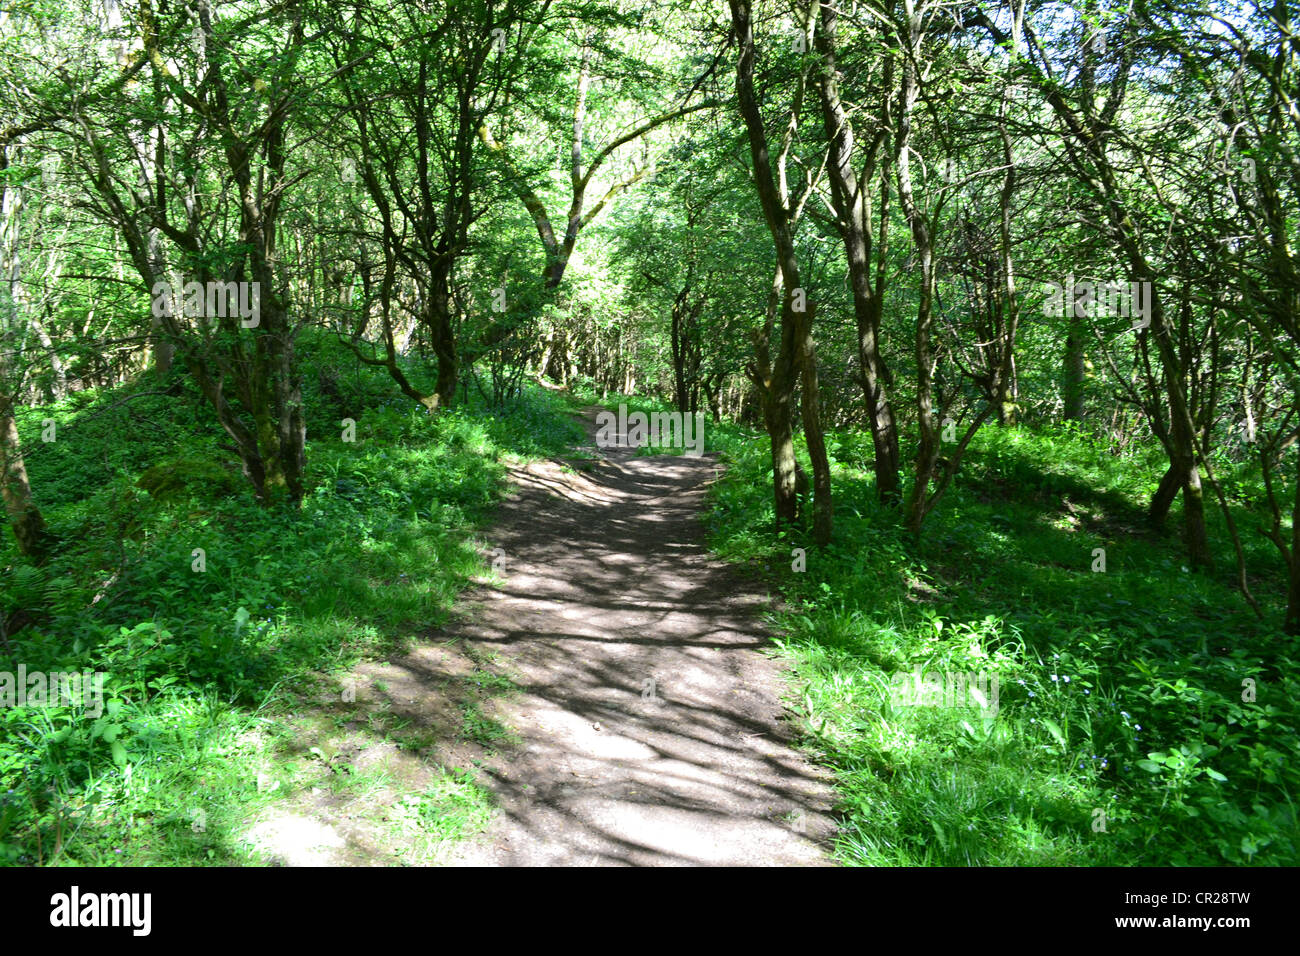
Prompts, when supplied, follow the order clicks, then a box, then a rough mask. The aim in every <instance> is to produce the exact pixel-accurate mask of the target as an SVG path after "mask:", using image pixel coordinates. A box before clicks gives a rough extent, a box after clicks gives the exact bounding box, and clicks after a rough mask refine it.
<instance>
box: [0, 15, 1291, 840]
mask: <svg viewBox="0 0 1300 956" xmlns="http://www.w3.org/2000/svg"><path fill="white" fill-rule="evenodd" d="M1293 13H1294V11H1293V10H1292V9H1290V8H1289V6H1288V4H1287V3H1286V0H1272V2H1255V0H1243V2H1233V0H1209V2H1192V3H1175V2H1169V0H1138V2H1124V3H1113V2H1109V0H1081V2H1079V3H1077V4H1075V5H1069V4H1064V3H1058V2H1035V0H1010V2H1007V3H995V2H988V3H984V2H960V0H956V2H954V0H943V2H929V0H865V2H853V0H838V2H834V3H829V2H808V3H805V2H801V0H794V2H776V3H768V2H758V0H731V2H729V3H728V4H725V5H724V4H721V3H698V2H694V0H680V2H651V3H642V2H632V0H626V2H602V0H534V2H515V0H502V2H493V0H481V2H475V0H466V2H451V3H444V2H437V0H388V2H376V0H345V2H332V3H321V2H316V0H283V2H242V0H235V2H210V0H193V2H190V3H183V2H180V0H171V2H167V0H143V2H140V3H131V4H128V3H119V2H117V0H93V2H61V0H16V2H9V3H6V4H5V5H4V6H3V9H0V273H2V274H3V284H0V481H2V482H3V485H2V490H3V498H4V504H5V511H6V514H7V517H8V524H9V526H10V528H11V531H12V533H6V535H5V536H4V540H3V542H0V582H3V583H2V584H0V588H2V590H0V669H2V670H8V671H16V669H17V666H18V664H19V663H24V665H25V666H26V667H27V668H29V669H32V670H36V669H40V668H44V669H45V670H55V669H60V668H62V669H64V670H70V671H83V670H88V669H89V670H95V669H100V670H104V671H106V672H107V673H108V674H109V675H110V681H109V691H108V697H109V698H110V700H109V708H108V710H107V711H106V712H105V713H104V714H103V715H102V716H98V717H96V719H94V720H93V721H92V720H89V719H86V717H85V713H84V710H83V708H82V705H79V704H69V705H68V706H65V707H46V708H31V707H27V708H24V707H13V706H9V707H6V708H4V709H2V710H0V859H2V860H5V861H7V862H19V863H48V862H59V861H63V862H67V861H75V862H94V863H104V862H113V861H114V859H115V858H116V859H117V860H119V861H125V862H159V861H176V860H180V861H188V862H194V861H197V862H203V861H205V860H215V861H217V862H229V861H230V860H232V859H235V860H238V859H242V857H241V856H240V853H241V852H242V851H241V850H239V849H238V840H237V834H238V826H237V824H238V822H239V820H241V819H243V818H244V816H246V815H247V814H248V813H249V812H250V810H249V808H250V807H251V806H253V805H254V804H255V803H256V802H257V801H261V800H267V799H270V798H271V797H270V792H269V789H268V788H266V787H261V786H257V787H252V788H251V789H250V788H249V787H248V786H247V781H246V780H242V782H241V776H240V775H241V773H245V772H246V770H247V767H249V766H252V765H254V764H258V761H261V760H263V758H265V760H266V761H268V763H267V764H266V766H268V767H273V766H277V764H276V760H277V759H278V758H276V757H274V743H275V742H274V739H273V738H274V734H270V736H269V737H268V736H267V734H268V732H267V731H266V730H265V727H264V726H263V724H262V723H260V722H261V721H265V720H266V719H269V718H268V716H267V715H272V716H273V715H275V714H277V713H288V712H290V711H292V710H293V709H294V708H296V707H298V706H299V704H300V702H295V700H294V699H293V693H294V692H292V691H290V690H288V688H291V687H293V686H294V685H295V683H300V682H301V675H302V674H305V673H308V672H311V673H316V672H319V671H328V670H329V669H330V668H331V667H336V666H341V665H342V664H344V663H346V661H348V660H352V659H355V658H357V657H359V656H365V655H366V654H375V653H382V652H383V650H384V649H385V648H387V647H389V646H390V644H391V643H392V642H393V641H399V640H407V639H410V638H411V636H412V635H414V634H417V633H419V632H420V631H421V630H422V629H427V628H428V627H430V626H433V625H436V624H437V623H438V622H439V621H440V620H442V619H443V617H444V615H445V614H446V612H447V609H448V608H449V607H450V606H451V604H452V601H453V599H454V597H455V594H456V593H457V591H458V589H459V588H460V587H462V586H463V585H464V583H465V581H467V580H469V579H470V578H471V577H472V576H473V575H474V574H475V573H477V571H476V569H478V568H480V567H481V562H482V559H481V557H480V556H479V555H478V553H477V551H476V550H475V548H474V546H473V535H474V533H475V529H476V528H478V527H479V525H480V523H481V522H482V521H483V520H485V518H486V515H487V514H488V506H489V505H490V504H491V503H492V502H493V501H494V500H495V498H496V496H497V495H498V493H499V488H500V481H501V461H502V460H508V459H510V458H511V457H512V456H514V457H520V456H522V457H527V456H545V455H555V454H560V453H562V452H563V451H564V450H565V449H566V448H568V447H569V446H570V445H571V444H572V443H573V442H574V441H576V440H578V439H579V438H580V434H579V433H578V432H577V431H576V429H575V427H574V426H573V425H572V422H571V421H570V419H569V417H568V416H567V415H566V414H565V411H564V409H565V408H566V407H567V404H566V403H569V402H571V401H573V400H575V399H574V398H572V397H573V396H576V398H577V399H580V400H584V401H587V402H602V403H611V404H613V405H615V406H616V405H617V404H618V403H620V402H624V403H626V402H631V403H633V405H634V406H635V407H637V408H645V409H658V410H675V411H679V412H682V413H687V414H694V413H700V414H703V415H704V416H705V417H706V421H707V423H708V426H709V437H708V439H707V440H706V448H707V449H708V450H710V451H721V452H723V453H724V455H725V457H726V459H727V461H728V464H729V470H728V472H727V474H726V476H725V478H724V479H723V480H722V481H720V482H719V484H718V486H717V488H716V489H715V491H714V493H713V496H712V498H711V512H710V514H709V526H710V529H711V534H712V535H713V541H714V543H715V546H716V548H717V549H718V551H719V552H720V553H722V554H724V555H727V556H729V557H732V558H734V559H737V560H746V561H749V562H753V563H759V564H762V565H764V566H765V567H766V569H767V571H768V572H769V574H770V576H771V578H770V579H771V580H772V581H773V582H774V586H775V587H777V588H779V589H780V590H781V591H782V592H783V593H784V594H785V596H786V597H787V599H788V603H787V606H788V608H789V610H788V611H787V612H783V613H784V614H785V616H784V617H782V618H781V622H782V626H783V628H784V633H785V634H786V635H787V637H786V639H785V640H784V641H783V643H782V652H783V653H784V654H786V655H787V658H788V659H789V661H790V662H791V663H792V666H793V667H794V668H795V674H796V679H797V681H798V682H799V687H800V689H801V697H802V704H801V705H799V706H797V707H795V711H796V713H797V716H798V719H799V720H800V721H801V724H800V726H801V727H802V728H803V731H804V734H805V743H806V745H807V747H808V748H809V749H810V752H812V753H814V754H815V755H816V756H817V758H818V759H819V760H821V761H822V762H823V763H825V764H826V765H827V766H829V767H831V768H832V769H833V770H834V771H835V774H836V779H837V781H838V783H837V786H838V787H839V790H840V794H841V798H842V801H843V802H842V806H841V808H840V809H841V813H842V816H843V819H844V826H843V829H842V830H841V834H840V836H839V837H838V843H837V853H838V854H839V856H840V858H841V859H843V860H845V861H848V862H872V863H925V862H942V863H1130V864H1138V863H1170V862H1172V863H1188V862H1195V863H1225V862H1228V863H1250V862H1271V863H1294V862H1296V853H1297V817H1296V808H1295V803H1294V799H1295V796H1296V793H1297V784H1298V783H1300V777H1297V770H1296V769H1295V768H1296V766H1297V763H1296V760H1297V757H1300V732H1298V731H1297V726H1296V721H1297V715H1298V711H1297V705H1296V698H1297V693H1298V692H1300V686H1297V674H1296V670H1295V654H1296V650H1297V645H1296V641H1297V638H1300V441H1297V439H1300V415H1298V411H1300V407H1298V404H1297V401H1296V395H1297V386H1298V384H1300V365H1298V364H1297V363H1298V362H1300V254H1298V253H1297V251H1296V245H1295V244H1296V241H1297V229H1298V228H1300V105H1298V103H1297V96H1298V95H1300V94H1298V93H1297V91H1298V90H1300V83H1298V82H1297V80H1298V78H1300V37H1298V36H1297V34H1296V32H1295V30H1296V26H1295V24H1294V22H1293ZM412 578H414V579H416V580H417V582H418V583H415V584H414V585H413V584H412V581H411V579H412ZM6 662H9V663H6ZM913 666H925V667H929V666H934V667H947V668H949V669H962V668H965V669H969V670H971V671H975V670H980V669H984V668H987V669H991V670H993V671H994V672H996V673H998V674H1000V675H1001V678H1002V686H1003V690H1002V701H1001V714H1002V716H1000V717H999V720H998V722H997V724H996V726H995V727H989V726H982V725H979V722H978V721H976V722H974V723H972V722H971V721H970V720H967V719H966V718H965V717H963V716H962V715H961V714H947V715H941V716H935V715H933V714H931V713H929V712H924V713H922V712H919V711H918V712H915V713H913V712H910V711H909V712H908V714H907V715H905V716H900V715H899V714H896V713H894V712H893V711H891V709H890V706H889V703H888V699H887V698H888V695H887V693H884V692H883V691H882V688H885V687H887V686H888V682H889V680H890V679H891V675H893V674H896V673H898V672H908V671H910V670H911V669H912V668H913ZM1067 685H1068V686H1067ZM909 721H912V722H915V721H919V722H920V723H917V724H910V723H908V722H909ZM259 735H260V736H259ZM268 754H270V755H271V756H267V755H268ZM258 765H259V766H260V765H261V764H258ZM267 772H273V771H267ZM214 781H219V783H214ZM447 781H448V782H445V785H444V786H443V789H442V790H439V791H438V793H437V794H435V795H434V796H430V797H428V799H429V800H432V801H433V803H432V804H429V805H431V806H435V811H430V812H429V813H423V811H422V813H421V814H417V815H416V820H417V823H418V822H419V821H420V820H423V821H425V822H426V823H428V821H429V820H441V819H443V815H444V814H453V815H454V812H453V810H452V809H450V808H451V807H452V806H453V804H454V805H455V806H463V805H468V804H464V801H463V800H462V802H461V803H456V802H455V801H452V802H451V803H448V802H447V800H448V799H449V798H447V797H446V795H447V794H449V793H450V794H452V795H453V796H457V795H459V796H457V799H458V800H460V799H461V798H462V797H464V795H465V793H468V792H469V788H472V786H473V785H472V783H470V782H469V780H468V778H464V777H461V776H454V775H453V776H450V777H448V778H447ZM202 787H209V788H211V787H216V788H217V790H218V791H220V792H221V793H223V794H224V796H223V798H222V799H221V800H220V801H218V803H219V804H220V807H221V809H219V810H218V809H213V810H211V811H210V812H209V813H208V814H207V816H205V820H207V823H206V824H205V826H204V827H203V828H202V830H201V831H200V830H199V829H196V828H195V826H194V825H193V824H194V820H193V814H192V813H190V812H189V811H188V810H187V809H186V808H187V807H188V806H189V803H187V800H188V799H189V798H188V797H187V796H185V795H187V794H190V793H192V792H194V791H195V790H196V789H200V788H202ZM458 788H459V789H458ZM5 791H7V792H5ZM465 799H469V798H465ZM439 800H442V802H441V803H439V802H438V801H439ZM471 803H472V801H471ZM421 806H422V807H423V806H425V804H421ZM1099 812H1100V820H1101V826H1100V828H1098V826H1097V821H1098V819H1099V817H1098V813H1099ZM475 813H477V811H475ZM187 814H188V815H187ZM470 817H473V818H475V819H477V817H476V816H475V814H469V815H468V817H467V818H466V819H469V818H470ZM466 825H468V824H466ZM439 827H441V829H439ZM141 828H143V829H145V830H147V831H148V834H149V835H148V837H147V838H143V839H142V838H141V837H140V836H139V835H138V834H139V832H140V830H141ZM223 828H228V829H229V834H228V838H227V839H226V840H225V842H221V841H215V836H214V834H216V833H219V832H224V829H223ZM434 829H435V830H437V833H438V834H439V835H440V836H441V837H446V836H448V834H449V831H447V829H446V827H445V826H443V824H438V825H437V826H435V828H434ZM457 832H459V831H457ZM133 841H134V842H133ZM214 841H215V842H214ZM123 847H127V848H128V849H127V853H126V856H125V858H124V857H123V856H122V848H123Z"/></svg>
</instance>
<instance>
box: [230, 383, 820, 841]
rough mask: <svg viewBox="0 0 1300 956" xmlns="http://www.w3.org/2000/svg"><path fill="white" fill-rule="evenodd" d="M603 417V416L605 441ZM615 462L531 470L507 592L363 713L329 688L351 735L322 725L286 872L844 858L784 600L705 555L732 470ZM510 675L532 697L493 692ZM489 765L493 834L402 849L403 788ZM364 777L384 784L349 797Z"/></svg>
mask: <svg viewBox="0 0 1300 956" xmlns="http://www.w3.org/2000/svg"><path fill="white" fill-rule="evenodd" d="M597 411H599V409H596V408H591V409H587V410H586V413H585V415H584V420H585V422H586V425H587V428H588V432H589V435H591V436H593V442H594V434H595V414H596V412H597ZM591 450H592V451H594V444H593V449H591ZM598 454H599V455H600V456H601V457H599V458H596V459H592V460H589V461H588V460H581V459H575V460H574V461H573V463H572V464H573V467H570V466H569V465H566V464H565V463H563V462H559V461H554V460H551V461H542V462H535V463H532V464H529V465H527V466H526V467H520V468H516V469H514V470H513V471H512V479H513V482H514V486H515V487H514V490H513V492H512V493H511V494H510V495H509V496H508V497H507V499H506V500H505V501H504V502H503V503H502V505H501V508H500V511H499V514H498V517H497V521H496V523H495V525H494V526H493V528H492V530H491V531H490V532H489V540H490V547H491V548H493V549H500V552H499V556H500V557H501V558H503V566H501V567H500V571H501V576H502V580H503V583H498V584H496V585H493V586H485V587H481V588H479V589H477V590H476V591H474V592H472V593H470V594H468V595H466V598H467V607H468V610H467V613H465V614H463V615H462V617H461V619H460V621H459V623H457V624H454V625H453V626H451V627H449V628H447V629H445V630H444V631H443V632H441V633H439V634H437V635H435V636H434V637H433V638H432V640H431V642H430V643H429V644H426V645H423V646H421V647H419V648H417V649H416V650H415V651H414V652H412V653H411V654H409V655H406V656H403V657H398V658H394V659H393V660H391V661H388V662H383V663H376V664H369V665H364V666H362V667H360V668H357V669H356V670H355V671H354V673H353V675H352V678H351V679H352V682H353V688H354V690H355V696H356V700H355V701H353V702H347V703H341V702H339V697H338V695H337V693H335V694H334V695H333V697H332V698H328V699H329V700H331V701H332V703H329V704H328V705H327V706H326V707H325V708H323V710H322V714H323V715H328V713H329V712H331V711H334V712H337V713H336V714H335V719H334V724H333V725H330V724H328V723H327V722H326V721H324V719H323V717H321V718H317V723H318V725H319V726H318V727H317V729H316V730H315V731H314V732H312V733H308V734H306V735H304V739H316V738H319V739H321V740H323V741H324V746H323V747H321V748H320V749H321V750H322V751H323V752H324V756H323V757H321V756H319V755H314V754H313V755H309V756H310V757H311V759H314V760H315V761H316V764H318V765H319V766H318V767H317V773H318V774H319V775H320V778H321V782H322V785H321V786H317V787H313V788H309V789H304V790H303V791H302V795H301V797H300V798H299V799H297V800H296V801H295V803H296V806H294V805H292V804H291V805H290V806H289V807H286V808H282V809H281V810H279V811H277V813H278V815H277V816H275V817H271V818H268V819H267V820H265V821H263V822H262V823H261V824H260V825H259V826H260V827H261V829H260V830H255V831H254V834H253V837H254V839H255V840H256V841H257V842H258V843H259V845H261V846H263V848H264V849H265V850H266V852H267V853H268V854H269V855H270V857H271V858H272V859H273V860H274V861H275V862H279V863H285V864H289V865H294V864H298V863H302V864H306V865H319V864H323V865H358V864H361V865H365V864H385V863H390V864H391V863H398V862H410V863H426V862H427V863H445V862H451V863H456V864H461V865H471V866H474V865H507V866H508V865H526V866H565V865H633V866H655V865H693V864H694V865H700V864H703V865H726V866H753V865H823V864H826V863H827V862H828V861H827V857H826V855H825V852H824V847H825V845H826V842H827V840H828V838H829V836H830V835H831V833H832V832H833V829H834V824H833V823H832V821H831V819H830V817H829V815H828V812H829V807H830V805H831V800H832V797H831V792H830V788H829V786H828V783H827V781H826V780H825V778H824V776H823V775H821V774H820V773H819V772H818V771H817V770H816V769H815V768H814V767H813V766H811V765H810V764H809V763H808V762H807V761H806V760H805V759H804V758H803V757H802V756H801V755H800V754H799V753H798V751H796V750H795V749H794V747H793V746H792V744H791V738H792V736H793V735H792V732H791V729H790V728H789V726H788V725H787V724H786V723H785V722H784V720H783V707H782V704H781V695H782V693H783V692H784V691H785V690H786V685H785V683H784V680H783V676H782V674H781V669H780V666H779V665H778V663H777V662H776V661H774V660H773V659H772V658H770V657H769V656H767V655H766V654H765V653H764V650H765V649H766V648H767V647H768V646H769V641H768V636H767V635H766V634H765V633H764V631H763V628H762V626H761V624H760V616H761V614H762V613H763V611H764V610H765V609H766V608H767V607H768V599H767V598H766V597H764V596H762V595H760V594H758V593H756V592H755V590H754V587H753V585H752V584H751V583H748V582H746V581H744V580H743V579H742V578H741V577H740V576H738V575H737V574H736V573H735V571H734V570H733V569H732V568H730V567H728V566H727V565H726V564H725V563H722V562H719V561H716V560H713V559H711V558H710V557H709V556H708V553H707V551H706V549H705V547H704V543H703V529H702V527H701V525H700V522H699V516H700V511H701V509H702V507H703V501H702V499H703V495H704V493H705V490H706V488H707V486H708V484H709V483H710V482H711V481H713V480H715V478H716V476H717V473H718V469H719V466H718V464H717V461H716V459H715V458H714V457H713V456H709V455H705V456H703V457H699V458H691V457H686V456H681V457H670V456H662V455H656V456H644V455H637V454H636V453H635V451H634V450H632V449H624V448H613V449H602V450H601V451H600V452H599V453H598ZM499 564H502V562H499ZM502 674H505V675H508V676H509V678H510V679H511V680H512V681H513V683H514V685H515V687H516V688H517V689H516V690H514V691H512V692H509V693H504V694H503V693H501V692H499V691H495V692H494V691H489V690H481V689H480V688H483V687H484V686H485V685H488V686H490V685H491V678H492V677H493V676H497V677H499V675H502ZM467 708H468V709H467ZM467 714H470V715H472V716H473V718H474V721H476V722H475V723H474V724H473V725H472V727H471V729H472V728H473V727H477V728H478V729H479V734H478V739H475V738H476V735H475V734H474V733H468V734H467V730H466V728H467V726H469V725H467V720H468V719H469V718H468V717H467ZM343 715H346V717H347V720H346V721H345V722H343V723H342V726H338V725H339V723H340V721H342V720H343ZM494 728H509V731H510V733H509V735H508V736H499V735H494V734H493V729H494ZM483 733H487V735H488V739H483V738H482V734H483ZM313 734H314V736H313ZM380 737H382V738H383V742H377V738H380ZM393 739H395V740H397V741H398V744H397V745H396V746H395V745H394V744H393V743H392V742H391V740H393ZM403 741H405V744H403V743H402V742H403ZM308 746H309V745H308V744H302V745H301V748H304V749H305V748H306V747H308ZM332 762H337V763H338V766H333V765H332ZM471 763H472V764H475V765H477V766H479V767H480V774H479V779H480V781H481V782H482V784H483V785H485V786H486V787H487V788H488V789H489V790H490V791H491V793H492V794H493V797H494V799H495V802H496V804H497V807H498V812H497V813H496V815H495V817H494V820H493V823H492V824H491V825H490V826H489V828H488V829H487V831H486V832H485V833H483V834H481V835H480V836H478V837H477V838H473V839H471V840H469V841H466V842H463V843H459V844H452V845H448V846H445V847H435V848H433V849H428V848H426V849H425V850H423V851H421V852H418V853H412V852H410V849H409V848H408V847H404V846H402V845H401V844H402V840H403V834H406V833H409V832H410V831H409V830H404V829H402V828H394V827H393V825H392V816H393V814H392V810H393V808H394V806H395V805H396V804H397V802H398V801H399V800H400V799H401V795H402V794H403V793H406V794H409V793H412V792H418V791H419V790H420V789H422V788H423V787H425V786H427V785H428V783H429V781H430V780H431V779H432V775H433V774H434V773H435V772H437V771H438V768H439V767H440V766H449V767H450V766H459V767H467V766H469V765H470V764H471ZM359 767H369V768H370V770H371V771H372V773H371V776H372V777H374V776H376V775H375V773H374V771H376V770H378V771H379V773H378V774H377V779H378V780H379V781H381V782H380V783H379V784H375V785H370V786H363V787H360V788H358V787H348V786H342V787H339V786H333V787H331V786H330V785H329V784H330V782H331V779H332V777H334V776H337V775H338V774H340V773H347V774H348V775H349V776H351V775H353V774H355V773H356V772H357V769H358V768H359ZM344 768H347V769H346V770H345V769H344ZM382 781H387V783H383V782H382ZM335 782H336V783H337V781H335ZM349 782H350V781H347V780H345V781H343V783H344V784H347V783H349Z"/></svg>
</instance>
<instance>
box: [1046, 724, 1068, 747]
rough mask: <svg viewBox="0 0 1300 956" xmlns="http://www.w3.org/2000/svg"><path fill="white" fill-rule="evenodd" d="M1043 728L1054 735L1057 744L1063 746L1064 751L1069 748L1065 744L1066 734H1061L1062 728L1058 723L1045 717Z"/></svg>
mask: <svg viewBox="0 0 1300 956" xmlns="http://www.w3.org/2000/svg"><path fill="white" fill-rule="evenodd" d="M1043 726H1044V727H1046V728H1047V732H1048V733H1049V734H1051V735H1052V737H1053V738H1054V739H1055V740H1056V742H1057V743H1058V744H1060V745H1061V749H1062V750H1064V749H1065V748H1066V747H1067V746H1068V745H1067V744H1066V742H1065V734H1063V733H1061V727H1060V725H1059V724H1058V723H1057V722H1056V721H1054V720H1049V719H1048V718H1046V717H1044V718H1043Z"/></svg>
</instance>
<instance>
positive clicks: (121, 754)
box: [109, 740, 126, 767]
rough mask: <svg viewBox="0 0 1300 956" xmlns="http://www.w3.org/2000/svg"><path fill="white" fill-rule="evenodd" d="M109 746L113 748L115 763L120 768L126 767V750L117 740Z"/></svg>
mask: <svg viewBox="0 0 1300 956" xmlns="http://www.w3.org/2000/svg"><path fill="white" fill-rule="evenodd" d="M109 746H110V747H111V748H112V751H113V763H115V764H117V765H118V766H119V767H125V766H126V748H125V747H123V746H122V745H121V744H119V743H118V742H117V741H116V740H115V741H113V743H112V744H110V745H109Z"/></svg>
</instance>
